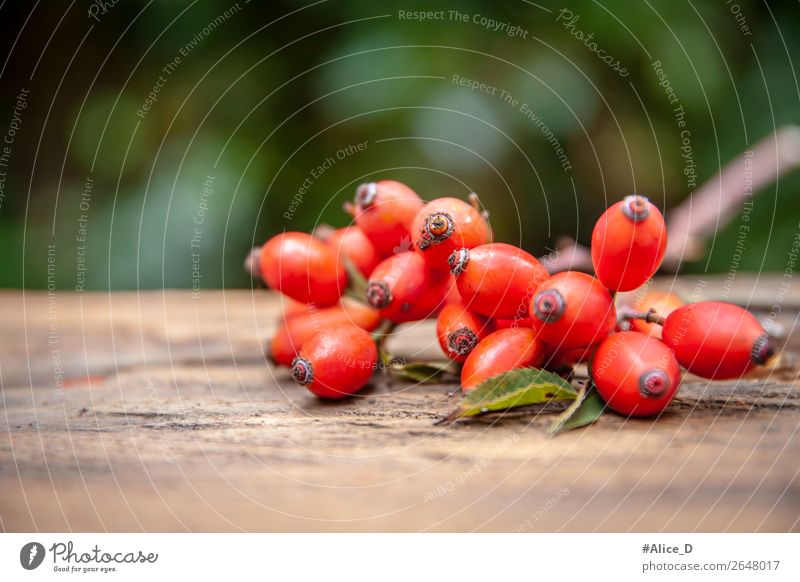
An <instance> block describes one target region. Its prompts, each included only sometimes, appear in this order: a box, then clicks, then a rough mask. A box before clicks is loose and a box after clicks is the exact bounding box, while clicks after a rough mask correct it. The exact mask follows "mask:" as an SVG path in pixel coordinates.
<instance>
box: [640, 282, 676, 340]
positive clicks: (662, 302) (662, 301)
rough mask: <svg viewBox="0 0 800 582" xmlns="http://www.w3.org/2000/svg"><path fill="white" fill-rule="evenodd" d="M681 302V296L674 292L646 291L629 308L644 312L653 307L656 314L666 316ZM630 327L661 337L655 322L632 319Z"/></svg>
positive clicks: (659, 329)
mask: <svg viewBox="0 0 800 582" xmlns="http://www.w3.org/2000/svg"><path fill="white" fill-rule="evenodd" d="M683 304H684V303H683V301H682V300H681V298H680V297H678V296H677V295H675V294H674V293H668V292H666V291H648V292H647V293H645V294H644V295H643V296H641V297H637V298H636V300H635V301H634V302H633V304H632V305H631V309H632V310H633V311H635V312H637V313H644V312H646V311H648V310H650V309H655V311H656V313H658V315H660V316H662V317H667V316H668V315H669V314H670V313H672V312H673V311H675V310H676V309H678V308H679V307H681V306H682V305H683ZM631 329H633V330H634V331H640V332H642V333H646V334H648V335H651V336H653V337H654V338H657V339H661V326H660V325H658V324H657V323H648V322H647V321H645V320H643V319H632V320H631Z"/></svg>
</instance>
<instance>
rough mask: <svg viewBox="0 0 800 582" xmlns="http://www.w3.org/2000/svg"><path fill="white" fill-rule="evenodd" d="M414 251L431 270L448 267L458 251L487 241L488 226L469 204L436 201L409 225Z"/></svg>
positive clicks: (456, 200)
mask: <svg viewBox="0 0 800 582" xmlns="http://www.w3.org/2000/svg"><path fill="white" fill-rule="evenodd" d="M411 232H412V236H413V242H414V248H415V249H416V250H417V251H419V252H420V253H421V254H422V256H424V257H425V261H427V263H428V265H429V266H430V267H432V268H434V269H442V270H445V269H447V268H448V265H447V259H448V258H449V257H450V255H451V254H452V253H453V251H455V250H457V249H460V248H468V249H471V248H473V247H476V246H478V245H482V244H485V243H488V242H490V240H491V237H492V232H491V229H490V228H489V223H488V222H486V219H485V218H484V217H483V215H482V214H481V213H480V212H479V211H478V210H477V209H475V208H474V207H473V206H472V205H470V204H468V203H467V202H464V201H463V200H459V199H457V198H438V199H436V200H432V201H431V202H428V203H427V204H426V205H425V206H423V207H422V209H421V210H420V211H419V212H417V215H416V217H415V218H414V222H413V224H412V226H411Z"/></svg>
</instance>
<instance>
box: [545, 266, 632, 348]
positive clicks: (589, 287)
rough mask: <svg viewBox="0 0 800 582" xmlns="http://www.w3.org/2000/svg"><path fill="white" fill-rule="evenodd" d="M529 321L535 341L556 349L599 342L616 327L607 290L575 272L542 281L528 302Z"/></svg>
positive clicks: (584, 275)
mask: <svg viewBox="0 0 800 582" xmlns="http://www.w3.org/2000/svg"><path fill="white" fill-rule="evenodd" d="M530 318H531V323H532V325H533V328H534V329H535V330H537V331H538V332H539V338H540V339H541V340H542V341H543V342H545V343H548V344H550V345H551V346H553V347H555V348H556V349H558V350H568V349H572V348H586V347H589V346H592V345H594V344H596V343H599V342H601V341H603V340H604V339H605V338H606V337H607V336H608V334H609V333H611V332H612V331H614V327H615V326H616V324H617V315H616V310H615V309H614V302H613V301H612V299H611V294H610V293H609V292H608V289H606V288H605V287H604V286H603V285H602V284H601V283H600V281H598V280H597V279H595V278H594V277H591V276H589V275H587V274H585V273H579V272H577V271H564V272H563V273H557V274H556V275H553V276H552V277H550V278H549V279H546V280H545V281H544V283H542V285H541V287H540V289H539V291H538V292H537V293H536V295H534V296H533V298H532V299H531V304H530Z"/></svg>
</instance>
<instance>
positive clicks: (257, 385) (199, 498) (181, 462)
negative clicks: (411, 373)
mask: <svg viewBox="0 0 800 582" xmlns="http://www.w3.org/2000/svg"><path fill="white" fill-rule="evenodd" d="M718 283H719V281H717V282H713V281H712V284H709V285H707V286H706V287H704V289H703V291H702V293H701V294H700V295H699V296H698V297H712V296H714V291H713V289H715V288H719V285H718ZM751 283H752V285H751V286H750V287H747V285H746V284H745V285H744V286H743V283H742V282H741V281H737V287H736V297H737V298H738V300H740V301H745V302H746V301H750V302H751V303H752V304H753V305H755V306H758V305H763V306H769V305H770V304H771V297H772V296H774V295H775V292H776V289H777V285H778V281H777V280H770V279H768V278H767V279H763V278H762V279H761V280H760V281H758V282H757V283H756V282H755V281H751ZM679 284H680V285H681V286H682V289H685V290H686V294H687V295H688V294H690V292H691V289H692V288H693V287H694V286H695V284H694V282H693V281H691V280H682V281H679ZM784 299H785V301H784V309H783V311H782V313H781V315H780V316H779V317H778V319H777V321H778V322H779V323H780V328H779V329H782V330H783V331H784V333H785V334H786V335H787V336H788V338H786V337H785V338H784V339H783V342H784V343H785V344H786V348H785V350H784V353H783V354H782V358H781V361H780V363H779V365H778V366H777V367H775V368H773V369H771V370H768V371H765V372H762V373H761V374H759V375H758V376H756V377H752V378H747V379H744V380H741V381H739V382H727V383H711V384H709V383H706V382H702V381H699V380H697V379H694V380H693V379H691V378H687V379H686V380H685V382H684V386H683V388H682V390H681V393H680V396H679V398H678V399H677V400H676V402H675V403H674V405H673V406H672V407H671V409H670V411H669V413H668V414H666V415H665V416H664V417H663V418H661V419H660V420H658V421H656V422H652V421H634V420H625V419H623V418H621V417H618V416H614V415H611V414H609V415H606V416H604V417H603V418H602V419H601V420H600V421H599V422H598V423H597V424H596V425H594V426H592V427H589V428H587V429H583V430H578V431H574V432H572V433H568V434H564V435H561V436H558V437H555V438H548V437H547V436H546V434H545V432H544V430H543V429H544V427H546V426H547V424H548V422H549V419H550V416H549V413H548V411H542V410H533V411H526V412H515V413H513V414H506V415H503V416H499V417H498V416H494V417H491V418H490V417H486V418H484V419H482V420H479V421H477V422H472V423H469V424H456V425H453V426H446V427H442V426H433V421H434V420H435V419H436V418H437V417H438V416H439V415H441V414H443V413H444V412H445V411H446V410H448V409H449V408H450V407H451V406H452V404H453V399H452V398H448V396H447V391H448V390H449V389H450V388H451V387H450V386H414V385H409V384H400V383H389V382H387V381H385V380H384V379H383V378H380V377H379V378H378V379H377V380H376V381H375V383H374V386H372V387H371V388H370V389H368V390H367V391H366V392H364V393H362V395H360V396H358V397H356V398H353V399H350V400H348V401H345V402H339V403H325V402H321V401H319V400H317V399H315V398H314V397H313V396H311V395H310V394H309V393H307V392H306V391H305V390H304V389H302V388H299V387H297V386H295V385H293V384H292V383H291V382H288V381H287V375H286V372H285V371H284V370H278V369H274V368H270V367H269V366H267V365H266V363H265V361H264V358H263V355H262V345H263V343H264V338H266V337H268V336H269V334H270V331H271V329H272V328H273V325H274V320H275V316H276V313H277V311H278V309H279V299H278V298H277V297H276V296H275V295H273V294H271V293H268V292H265V291H260V290H259V291H256V292H251V291H229V292H224V293H223V292H211V291H203V292H201V293H200V295H199V297H198V298H196V299H192V298H191V295H190V293H189V292H187V291H168V292H148V293H140V294H135V293H115V294H111V295H108V294H82V295H77V294H74V293H69V292H56V293H55V295H52V296H48V294H47V293H40V292H37V293H30V292H26V293H25V294H24V295H23V294H22V293H21V292H12V291H7V292H0V313H1V314H2V317H3V327H2V330H3V337H2V339H0V341H2V350H1V351H2V353H0V381H1V382H2V406H3V409H4V410H3V413H2V414H0V529H2V530H4V531H20V530H43V531H85V530H109V531H142V530H144V531H184V530H191V531H222V530H224V531H227V530H233V531H238V530H247V531H274V530H280V531H284V530H289V531H304V530H313V531H317V530H322V531H331V530H332V531H344V530H346V531H349V530H359V531H376V530H393V531H396V530H401V531H420V530H433V531H472V530H489V531H514V530H523V531H594V530H602V531H628V530H639V531H662V530H663V531H684V530H689V531H798V530H800V525H799V522H798V519H800V476H799V475H798V472H799V471H800V436H798V424H799V423H800V410H799V408H800V396H798V376H797V370H798V366H797V362H798V357H797V354H798V353H800V333H794V334H793V333H792V331H793V329H794V327H795V326H796V324H797V323H798V322H797V317H798V315H797V311H796V310H795V309H796V307H795V308H794V309H789V307H790V306H791V305H792V304H794V305H795V306H796V305H797V303H798V301H797V300H798V296H797V292H796V291H795V293H794V295H791V294H790V295H787V296H786V297H785V298H784ZM432 342H434V340H433V328H432V325H431V323H430V322H427V323H423V324H418V325H415V326H411V327H410V328H406V329H404V330H402V333H401V334H400V336H399V337H398V338H396V339H395V340H393V343H392V344H391V345H390V347H391V348H392V349H393V350H394V351H396V352H400V353H409V352H424V353H427V354H434V355H435V354H436V353H437V352H438V347H436V346H435V345H433V344H432ZM434 343H435V342H434ZM59 373H60V374H62V375H63V380H64V385H63V387H62V386H61V384H60V382H59V378H58V374H59Z"/></svg>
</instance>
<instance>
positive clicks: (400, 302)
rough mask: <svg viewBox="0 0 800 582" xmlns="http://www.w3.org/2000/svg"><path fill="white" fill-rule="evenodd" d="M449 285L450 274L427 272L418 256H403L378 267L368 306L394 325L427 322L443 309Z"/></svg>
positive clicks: (369, 289)
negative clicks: (421, 320) (408, 322)
mask: <svg viewBox="0 0 800 582" xmlns="http://www.w3.org/2000/svg"><path fill="white" fill-rule="evenodd" d="M450 283H451V281H450V275H449V273H445V272H442V271H435V270H433V269H430V268H428V266H427V265H426V263H425V260H424V259H423V258H422V257H421V256H420V255H419V254H417V253H400V254H399V255H394V256H392V257H389V258H388V259H385V260H384V261H383V262H381V263H380V264H379V265H378V266H377V267H375V270H374V271H373V272H372V275H371V276H370V278H369V282H368V283H367V292H366V295H367V302H368V303H369V304H370V305H372V306H373V307H374V308H375V309H378V310H380V314H381V317H383V318H385V319H389V320H391V321H394V322H395V323H402V322H405V321H416V320H419V319H425V318H427V317H430V316H432V315H435V314H436V312H437V311H438V309H439V308H440V307H441V306H442V304H443V302H444V297H445V294H446V293H447V289H448V286H449V285H450Z"/></svg>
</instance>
